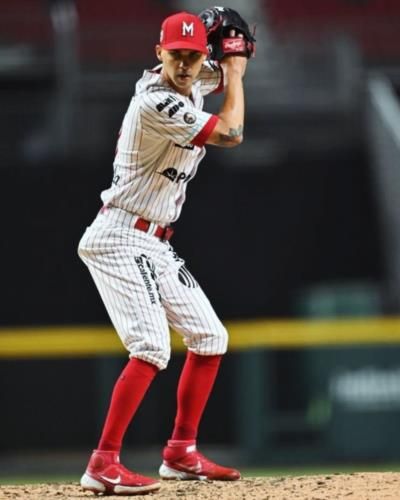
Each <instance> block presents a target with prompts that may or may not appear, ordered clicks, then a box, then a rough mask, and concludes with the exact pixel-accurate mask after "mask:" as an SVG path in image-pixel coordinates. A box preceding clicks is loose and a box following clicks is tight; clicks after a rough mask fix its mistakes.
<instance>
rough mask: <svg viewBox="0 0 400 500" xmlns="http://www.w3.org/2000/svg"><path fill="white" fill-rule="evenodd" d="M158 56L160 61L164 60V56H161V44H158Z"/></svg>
mask: <svg viewBox="0 0 400 500" xmlns="http://www.w3.org/2000/svg"><path fill="white" fill-rule="evenodd" d="M156 57H157V59H158V60H159V61H162V57H161V46H160V45H156Z"/></svg>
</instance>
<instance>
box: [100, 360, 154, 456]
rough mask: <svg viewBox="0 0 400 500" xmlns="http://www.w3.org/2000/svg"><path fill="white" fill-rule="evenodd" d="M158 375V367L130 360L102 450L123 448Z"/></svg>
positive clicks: (117, 390)
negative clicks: (144, 398)
mask: <svg viewBox="0 0 400 500" xmlns="http://www.w3.org/2000/svg"><path fill="white" fill-rule="evenodd" d="M157 372H158V368H157V367H156V366H155V365H152V364H151V363H147V362H146V361H142V360H141V359H136V358H132V359H130V360H129V362H128V364H127V365H126V366H125V368H124V370H123V372H122V373H121V376H120V377H119V379H118V380H117V382H116V384H115V386H114V390H113V393H112V397H111V403H110V407H109V409H108V413H107V418H106V421H105V424H104V428H103V433H102V435H101V438H100V442H99V445H98V449H99V450H103V451H119V450H120V449H121V445H122V439H123V437H124V434H125V431H126V429H127V427H128V425H129V423H130V421H131V420H132V418H133V415H134V414H135V412H136V410H137V408H138V406H139V405H140V402H141V401H142V399H143V396H144V395H145V393H146V391H147V389H148V387H149V385H150V383H151V381H152V380H153V378H154V377H155V375H156V373H157Z"/></svg>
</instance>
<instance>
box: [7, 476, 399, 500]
mask: <svg viewBox="0 0 400 500" xmlns="http://www.w3.org/2000/svg"><path fill="white" fill-rule="evenodd" d="M90 497H91V498H93V499H96V498H101V497H96V496H94V495H93V494H92V493H89V492H83V491H82V490H81V489H80V487H79V485H78V484H77V483H63V484H62V483H59V484H35V485H18V486H1V487H0V499H2V500H3V499H14V498H22V499H29V500H31V499H32V500H33V499H34V500H48V499H52V500H64V499H71V500H73V499H79V498H90ZM107 498H110V499H116V498H121V497H120V496H119V497H116V496H109V497H107ZM123 498H135V499H137V500H140V499H147V500H151V499H154V500H158V499H159V500H166V499H168V500H177V499H179V500H180V499H203V500H228V499H229V500H230V499H232V500H235V499H247V498H248V499H257V500H291V499H296V500H326V499H329V500H331V499H332V500H333V499H334V500H341V499H345V500H347V499H350V500H383V499H385V500H399V499H400V473H398V472H396V473H394V472H372V473H371V472H368V473H362V472H360V473H354V474H329V475H328V474H324V475H319V476H295V477H288V476H285V477H267V478H266V477H254V478H250V477H249V478H244V479H242V480H241V481H238V482H229V483H223V482H216V481H214V482H212V481H187V482H183V481H182V482H181V481H164V482H163V483H162V487H161V490H160V491H159V492H157V493H153V494H149V495H137V496H134V497H123Z"/></svg>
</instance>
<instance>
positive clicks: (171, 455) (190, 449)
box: [159, 440, 240, 481]
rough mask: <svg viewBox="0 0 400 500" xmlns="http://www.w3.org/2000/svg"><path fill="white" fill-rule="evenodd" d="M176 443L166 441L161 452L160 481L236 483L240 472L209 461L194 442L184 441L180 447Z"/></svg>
mask: <svg viewBox="0 0 400 500" xmlns="http://www.w3.org/2000/svg"><path fill="white" fill-rule="evenodd" d="M177 443H178V442H177V441H172V440H171V441H168V446H166V447H165V448H164V450H163V463H162V464H161V466H160V469H159V474H160V476H161V478H162V479H182V480H190V479H192V480H193V479H194V480H197V481H204V480H206V479H209V480H210V479H211V480H217V481H237V480H238V479H240V472H239V471H238V470H236V469H231V468H230V467H223V466H222V465H218V464H216V463H214V462H212V461H211V460H208V458H206V457H205V456H204V455H202V454H201V453H200V452H198V451H197V449H196V444H195V442H194V441H184V442H181V443H182V444H181V445H178V444H177Z"/></svg>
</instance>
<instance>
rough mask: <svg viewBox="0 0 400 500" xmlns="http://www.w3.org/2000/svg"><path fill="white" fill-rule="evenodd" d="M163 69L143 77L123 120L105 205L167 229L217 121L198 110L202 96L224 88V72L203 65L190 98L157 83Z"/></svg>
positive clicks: (161, 80) (176, 215) (157, 69)
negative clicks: (208, 130) (208, 131)
mask: <svg viewBox="0 0 400 500" xmlns="http://www.w3.org/2000/svg"><path fill="white" fill-rule="evenodd" d="M160 70H161V65H160V66H157V67H156V68H155V69H154V70H148V71H145V72H144V74H143V76H142V78H141V79H140V80H139V81H138V82H137V84H136V91H135V95H134V96H133V98H132V100H131V103H130V105H129V108H128V110H127V112H126V114H125V117H124V120H123V124H122V128H121V132H120V137H119V140H118V145H117V153H116V157H115V160H114V177H113V181H112V185H111V187H110V188H109V189H107V190H105V191H103V192H102V193H101V198H102V200H103V203H104V204H105V205H107V206H114V207H118V208H120V209H122V210H125V211H127V212H130V213H134V214H137V215H139V216H141V217H143V218H144V219H147V220H149V221H152V222H156V223H158V224H161V225H168V224H169V223H171V222H174V221H176V220H177V219H178V217H179V215H180V213H181V210H182V205H183V203H184V201H185V197H186V187H187V183H188V181H189V180H191V179H193V177H194V176H195V174H196V171H197V167H198V164H199V162H200V160H201V159H202V158H203V156H204V155H205V148H204V142H205V140H206V139H207V137H208V135H209V133H207V129H209V128H210V127H211V128H213V126H214V124H215V122H216V117H215V116H213V115H211V114H210V113H207V112H205V111H203V110H202V108H203V101H204V99H203V96H204V95H207V94H209V93H211V92H213V91H216V90H217V89H219V88H220V87H221V86H222V71H221V70H220V69H219V68H217V67H214V66H213V65H210V64H209V63H205V64H204V65H203V68H202V70H201V72H200V74H199V77H198V78H197V80H196V81H195V82H194V83H193V86H192V94H191V96H190V97H187V96H183V95H181V94H179V93H178V92H176V91H175V90H174V89H173V88H172V87H170V86H169V85H168V83H167V82H166V81H165V80H164V79H163V78H162V77H161V74H160Z"/></svg>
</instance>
